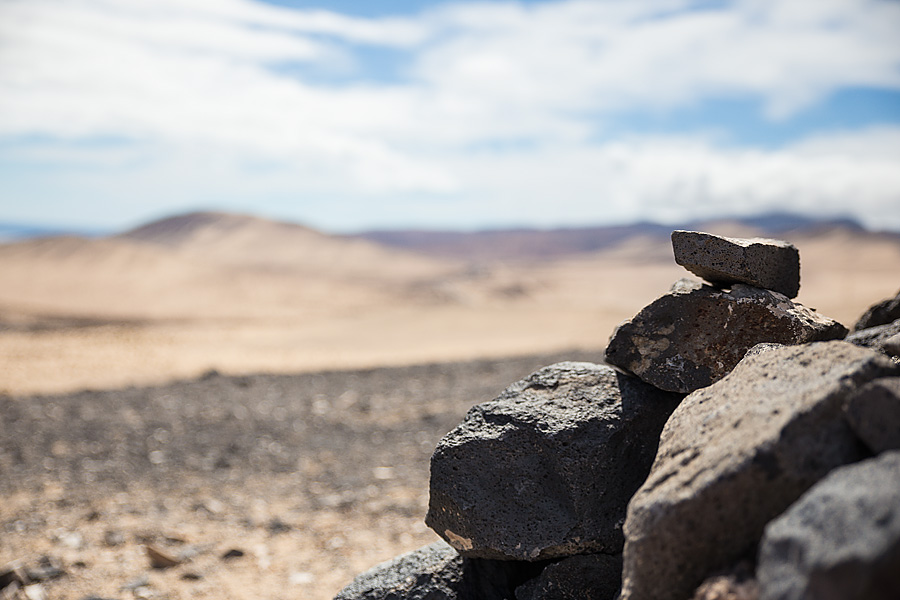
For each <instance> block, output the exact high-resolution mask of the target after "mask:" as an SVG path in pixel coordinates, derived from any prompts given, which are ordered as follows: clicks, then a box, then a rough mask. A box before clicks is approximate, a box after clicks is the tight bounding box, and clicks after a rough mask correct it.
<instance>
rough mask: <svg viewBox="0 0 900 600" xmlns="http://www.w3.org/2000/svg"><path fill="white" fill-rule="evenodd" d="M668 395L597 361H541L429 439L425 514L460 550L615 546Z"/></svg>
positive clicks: (534, 552)
mask: <svg viewBox="0 0 900 600" xmlns="http://www.w3.org/2000/svg"><path fill="white" fill-rule="evenodd" d="M679 400H681V396H680V395H678V394H669V393H665V392H661V391H660V390H657V389H655V388H653V387H651V386H649V385H647V384H645V383H643V382H641V381H640V380H638V379H636V378H634V377H630V376H628V375H623V374H621V373H617V372H616V371H614V370H613V369H611V368H609V367H607V366H601V365H595V364H591V363H573V362H565V363H558V364H555V365H552V366H549V367H545V368H543V369H540V370H539V371H537V372H535V373H533V374H532V375H530V376H529V377H527V378H526V379H524V380H522V381H519V382H518V383H515V384H513V385H512V386H510V387H509V388H507V389H506V390H505V391H504V392H503V393H502V394H501V395H500V396H499V397H498V398H497V399H496V400H493V401H491V402H486V403H484V404H480V405H478V406H475V407H474V408H472V409H471V410H470V411H469V413H468V414H467V415H466V418H465V419H464V420H463V422H462V423H461V424H460V425H459V426H457V427H456V428H455V429H454V430H453V431H451V432H450V433H448V434H447V435H446V436H445V437H444V438H443V439H442V440H441V441H440V443H439V444H438V446H437V449H436V450H435V452H434V455H433V456H432V458H431V488H430V492H431V493H430V501H429V507H428V515H427V517H426V520H425V522H426V523H427V524H428V526H429V527H431V528H432V529H434V530H435V531H436V532H437V533H438V535H440V536H441V537H443V538H444V539H445V540H447V541H448V542H449V543H450V544H451V545H452V546H453V547H454V548H456V549H457V550H458V551H459V552H460V553H462V554H463V555H465V556H472V557H481V558H491V559H512V560H527V561H533V560H540V559H549V558H556V557H561V556H570V555H573V554H583V553H591V552H601V553H619V552H621V550H622V544H623V537H622V523H623V521H624V519H625V506H626V504H627V503H628V499H629V498H630V497H631V495H632V494H633V493H634V491H635V490H636V489H637V488H638V486H640V484H641V482H643V480H644V478H645V477H646V475H647V473H648V472H649V470H650V463H651V462H652V460H653V456H654V454H655V453H656V443H657V440H658V437H659V431H660V430H661V429H662V426H663V424H664V423H665V422H666V418H667V417H668V416H669V414H670V413H671V412H672V410H674V408H675V406H676V405H677V404H678V402H679Z"/></svg>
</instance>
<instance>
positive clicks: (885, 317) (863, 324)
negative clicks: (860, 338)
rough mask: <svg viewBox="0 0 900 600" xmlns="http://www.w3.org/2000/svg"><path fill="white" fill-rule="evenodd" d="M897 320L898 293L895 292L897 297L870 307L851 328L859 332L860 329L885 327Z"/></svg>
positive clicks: (899, 313) (899, 310) (898, 310)
mask: <svg viewBox="0 0 900 600" xmlns="http://www.w3.org/2000/svg"><path fill="white" fill-rule="evenodd" d="M897 319H900V292H897V295H896V296H894V297H893V298H888V299H887V300H882V301H881V302H879V303H878V304H873V305H872V306H870V307H869V309H868V310H867V311H866V312H865V313H863V316H861V317H860V318H859V321H857V322H856V324H855V325H854V326H853V330H854V331H859V330H860V329H868V328H870V327H877V326H878V325H887V324H888V323H893V322H894V321H896V320H897Z"/></svg>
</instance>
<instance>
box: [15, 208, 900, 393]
mask: <svg viewBox="0 0 900 600" xmlns="http://www.w3.org/2000/svg"><path fill="white" fill-rule="evenodd" d="M706 230H708V231H711V232H712V233H721V234H725V235H744V236H753V235H757V234H765V233H766V232H764V231H760V230H756V229H754V228H752V227H748V226H745V225H740V224H737V223H727V222H723V223H711V224H708V228H707V229H706ZM784 237H785V239H788V240H789V241H791V242H793V243H794V244H795V245H797V246H798V248H799V249H800V255H801V261H802V282H801V292H800V296H799V298H798V300H799V301H800V302H802V303H804V304H806V305H807V306H812V307H815V308H817V309H819V310H820V311H821V312H823V313H824V314H826V315H828V316H830V317H832V318H835V319H837V320H839V321H842V322H845V323H849V324H851V325H852V322H853V321H854V320H855V319H856V317H857V316H858V315H859V314H861V312H862V311H863V310H865V308H866V307H868V306H869V305H870V304H872V303H873V302H876V301H878V300H880V299H882V298H885V297H887V296H890V295H893V294H894V293H895V292H896V291H897V289H896V288H897V287H898V285H900V284H898V281H897V265H898V264H900V237H898V236H897V235H872V234H866V233H865V232H863V231H858V230H853V229H848V228H840V227H834V228H830V229H829V228H825V229H820V230H815V229H812V230H805V231H800V232H797V233H794V234H790V235H785V236H784ZM516 243H517V244H519V245H522V244H525V242H524V241H522V240H520V239H517V240H516ZM550 254H551V255H552V258H545V259H540V258H534V257H532V258H530V259H520V260H516V259H511V258H508V257H502V258H497V257H492V256H491V255H490V254H487V258H479V257H478V256H472V255H471V254H470V255H468V256H453V255H452V254H451V255H446V254H445V255H433V254H432V255H428V254H423V253H418V254H417V253H415V252H414V251H412V250H409V249H406V250H401V249H396V248H391V247H387V246H384V245H379V244H376V243H373V242H371V241H367V240H364V239H358V238H342V237H336V236H328V235H325V234H322V233H319V232H316V231H313V230H310V229H307V228H305V227H302V226H299V225H289V224H285V223H278V222H273V221H267V220H264V219H258V218H253V217H245V216H238V215H228V214H216V213H199V214H192V215H185V216H181V217H176V218H172V219H168V220H164V221H160V222H156V223H152V224H150V225H147V226H145V227H142V228H139V229H136V230H134V231H131V232H128V233H126V234H123V235H119V236H113V237H108V238H100V239H82V238H74V237H69V238H65V237H63V238H48V239H37V240H30V241H25V242H19V243H15V244H2V245H0V281H3V286H2V287H0V362H2V364H3V365H4V372H3V374H2V377H0V393H6V394H10V395H22V394H35V393H53V392H66V391H73V390H78V389H85V388H94V389H106V388H110V387H122V386H128V385H151V384H161V383H166V382H169V381H173V380H176V379H185V378H192V377H197V376H199V375H201V374H202V373H204V372H206V371H209V370H211V369H214V370H217V371H219V372H221V373H226V374H237V375H240V374H250V373H259V372H266V373H294V372H300V371H306V372H308V371H315V370H319V369H341V368H350V369H352V368H366V367H374V366H387V365H404V364H414V363H425V362H436V361H453V360H467V359H471V358H497V357H503V356H512V355H524V354H535V353H546V352H554V351H558V350H562V349H568V348H583V349H593V350H601V349H602V348H603V346H604V345H605V343H606V341H607V339H608V338H609V335H610V333H611V332H612V330H613V328H614V327H615V326H616V325H617V324H618V323H620V322H621V321H622V320H624V319H626V318H629V317H630V316H632V315H633V314H634V313H635V312H637V311H638V310H639V309H640V308H641V307H642V306H644V305H645V304H647V303H648V302H649V301H651V300H652V299H653V298H655V297H656V296H658V295H659V294H661V293H663V292H665V291H666V290H667V289H668V287H669V286H670V285H671V283H672V282H674V281H675V280H677V279H678V278H680V277H682V276H685V275H687V274H688V273H687V272H686V271H685V270H684V269H682V268H681V267H679V266H678V265H676V264H675V263H674V261H673V259H672V254H671V249H670V245H669V242H668V240H667V239H666V238H665V237H664V236H663V237H660V236H655V237H654V236H640V235H635V236H630V237H627V238H625V239H623V240H621V241H618V242H617V243H615V244H612V245H610V246H608V247H606V248H604V249H602V250H598V251H589V252H576V253H568V254H553V253H552V252H551V253H550Z"/></svg>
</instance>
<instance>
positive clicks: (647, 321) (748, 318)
mask: <svg viewBox="0 0 900 600" xmlns="http://www.w3.org/2000/svg"><path fill="white" fill-rule="evenodd" d="M846 334H847V329H846V328H845V327H844V326H843V325H841V324H840V323H838V322H836V321H833V320H832V319H829V318H827V317H824V316H822V315H820V314H818V313H816V312H815V311H813V310H810V309H808V308H806V307H805V306H803V305H801V304H797V303H795V302H792V301H791V300H790V299H788V298H787V297H785V296H784V295H783V294H779V293H777V292H771V291H768V290H763V289H760V288H756V287H752V286H748V285H744V284H735V285H734V286H732V288H731V291H723V290H719V289H716V288H714V287H711V286H708V285H701V284H699V283H695V284H694V285H693V286H690V285H688V284H686V283H685V282H684V281H683V280H682V281H679V282H678V283H677V284H676V286H675V287H673V289H672V291H670V292H669V293H668V294H665V295H663V296H661V297H660V298H657V299H656V300H655V301H653V302H652V303H651V304H649V305H648V306H646V307H645V308H644V309H642V310H641V311H640V312H639V313H638V314H637V315H636V316H635V317H633V318H632V319H631V320H629V321H625V322H624V323H623V324H621V325H619V327H618V328H617V329H616V331H615V332H614V333H613V335H612V338H611V339H610V341H609V345H608V346H607V348H606V360H607V362H609V363H610V364H614V365H616V366H618V367H621V368H623V369H625V370H627V371H630V372H631V373H634V374H635V375H637V376H638V377H640V378H641V379H643V380H644V381H646V382H647V383H650V384H652V385H655V386H656V387H658V388H660V389H663V390H668V391H673V392H682V393H687V392H692V391H694V390H696V389H699V388H702V387H706V386H708V385H710V384H711V383H713V382H715V381H718V380H719V379H721V378H722V377H724V376H725V375H726V374H727V373H728V372H729V371H731V369H732V368H734V365H736V364H737V363H738V361H739V360H741V358H743V356H744V354H745V353H746V352H747V350H749V349H750V348H751V347H753V346H754V345H756V344H758V343H761V342H774V343H778V344H801V343H805V342H812V341H819V340H831V339H840V338H843V337H844V336H845V335H846Z"/></svg>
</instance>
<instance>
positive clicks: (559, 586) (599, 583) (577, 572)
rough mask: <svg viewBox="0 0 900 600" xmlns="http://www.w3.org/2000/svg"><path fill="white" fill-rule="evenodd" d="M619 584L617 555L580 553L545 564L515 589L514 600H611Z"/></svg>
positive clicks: (620, 579)
mask: <svg viewBox="0 0 900 600" xmlns="http://www.w3.org/2000/svg"><path fill="white" fill-rule="evenodd" d="M621 583H622V556H621V555H620V554H616V555H607V554H581V555H579V556H571V557H569V558H564V559H562V560H561V561H559V562H557V563H553V564H552V565H548V566H547V567H546V568H545V569H544V570H543V571H542V572H541V574H540V575H539V576H538V577H535V578H534V579H532V580H531V581H529V582H527V583H525V584H523V585H522V586H521V587H519V588H518V589H517V590H516V600H551V599H559V600H566V599H568V598H571V599H572V600H575V599H578V600H614V599H615V597H616V596H617V595H618V594H619V587H620V586H621Z"/></svg>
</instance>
